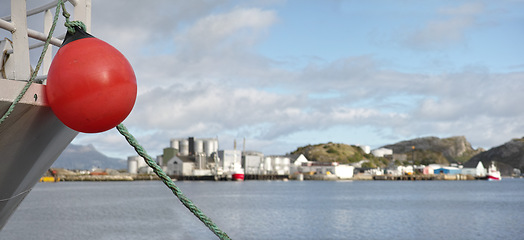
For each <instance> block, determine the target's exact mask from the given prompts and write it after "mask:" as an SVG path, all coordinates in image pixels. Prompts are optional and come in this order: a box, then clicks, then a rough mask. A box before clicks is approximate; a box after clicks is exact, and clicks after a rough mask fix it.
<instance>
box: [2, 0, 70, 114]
mask: <svg viewBox="0 0 524 240" xmlns="http://www.w3.org/2000/svg"><path fill="white" fill-rule="evenodd" d="M60 2H61V1H60ZM60 2H59V3H58V4H57V6H56V11H55V17H54V20H53V24H52V25H51V29H49V34H47V39H46V40H45V44H44V48H43V49H42V54H40V58H39V59H38V63H37V64H36V67H35V70H34V71H33V73H32V74H31V78H29V81H27V83H26V84H25V86H24V88H23V89H22V91H21V92H20V94H18V96H17V97H16V98H15V100H13V102H12V103H11V105H10V106H9V108H8V109H7V111H6V112H5V113H4V115H3V116H2V118H0V124H2V123H3V122H4V121H5V120H6V119H7V118H8V117H9V115H11V113H12V112H13V111H14V110H15V105H16V104H17V103H18V102H20V100H21V99H22V97H23V96H24V95H25V93H26V92H27V90H28V89H29V87H30V86H31V84H32V83H33V82H34V80H35V78H36V75H37V74H38V71H39V70H40V66H41V65H42V62H43V61H44V55H45V53H46V52H47V48H48V47H49V43H50V42H51V37H53V32H54V31H55V27H56V22H57V21H58V15H59V13H60ZM62 4H63V2H62Z"/></svg>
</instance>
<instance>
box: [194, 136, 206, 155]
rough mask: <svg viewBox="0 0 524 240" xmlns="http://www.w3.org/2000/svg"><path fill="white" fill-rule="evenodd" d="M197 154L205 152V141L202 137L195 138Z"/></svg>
mask: <svg viewBox="0 0 524 240" xmlns="http://www.w3.org/2000/svg"><path fill="white" fill-rule="evenodd" d="M194 149H195V155H196V154H198V153H203V152H204V141H203V140H202V139H195V143H194Z"/></svg>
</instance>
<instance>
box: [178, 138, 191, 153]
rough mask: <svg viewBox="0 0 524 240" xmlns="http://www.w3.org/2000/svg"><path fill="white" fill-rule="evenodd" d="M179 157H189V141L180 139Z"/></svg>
mask: <svg viewBox="0 0 524 240" xmlns="http://www.w3.org/2000/svg"><path fill="white" fill-rule="evenodd" d="M179 144H180V149H179V151H180V155H181V156H187V155H189V140H187V139H182V140H180V143H179Z"/></svg>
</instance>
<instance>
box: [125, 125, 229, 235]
mask: <svg viewBox="0 0 524 240" xmlns="http://www.w3.org/2000/svg"><path fill="white" fill-rule="evenodd" d="M116 128H117V129H118V131H119V132H120V134H122V135H123V136H124V137H125V138H126V140H127V142H129V144H130V145H131V146H133V147H134V148H135V150H136V152H137V153H138V155H140V156H141V157H143V158H144V160H145V161H146V163H147V165H149V166H150V167H151V168H152V169H153V172H155V174H156V175H157V176H159V177H160V179H161V180H162V182H164V184H165V185H166V186H167V187H169V189H171V191H172V192H173V194H175V196H176V197H178V199H179V200H180V202H182V204H184V206H186V208H187V209H189V211H191V213H193V214H194V215H195V216H196V217H197V218H198V219H200V221H202V222H203V223H204V225H206V226H207V227H208V228H209V230H211V231H212V232H213V233H214V234H215V235H216V236H217V237H218V238H220V239H230V238H229V236H228V235H227V234H226V233H225V232H223V231H222V230H220V229H219V228H218V226H217V225H216V224H215V223H213V221H211V219H210V218H209V217H207V216H206V215H205V214H204V213H203V212H202V211H201V210H200V209H199V208H198V207H197V206H196V205H195V204H194V203H193V202H192V201H191V200H190V199H189V198H187V197H186V196H185V195H184V194H183V193H182V191H181V190H180V189H179V188H178V187H177V186H176V185H175V183H174V182H173V180H171V178H169V177H168V176H167V175H166V174H165V173H164V171H162V168H161V167H160V166H158V164H156V162H155V161H154V160H153V158H151V156H149V155H148V154H147V152H146V150H144V148H143V147H142V146H141V145H140V144H139V143H138V141H137V140H136V139H135V137H133V135H131V133H129V131H127V128H126V127H125V126H124V124H122V123H121V124H119V125H118V126H116Z"/></svg>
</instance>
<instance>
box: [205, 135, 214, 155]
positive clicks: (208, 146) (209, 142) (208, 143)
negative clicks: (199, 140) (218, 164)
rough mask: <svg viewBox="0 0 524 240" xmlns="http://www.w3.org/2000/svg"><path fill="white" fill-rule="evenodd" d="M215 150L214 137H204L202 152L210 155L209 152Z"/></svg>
mask: <svg viewBox="0 0 524 240" xmlns="http://www.w3.org/2000/svg"><path fill="white" fill-rule="evenodd" d="M214 150H215V141H214V139H205V140H204V152H205V153H206V156H208V157H209V156H211V154H212V153H213V152H215V151H214Z"/></svg>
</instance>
